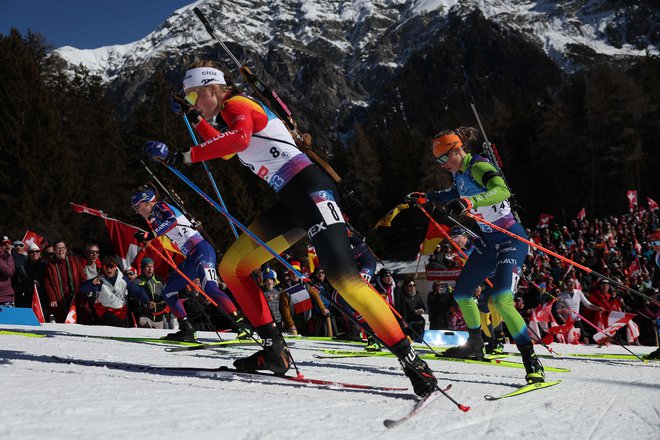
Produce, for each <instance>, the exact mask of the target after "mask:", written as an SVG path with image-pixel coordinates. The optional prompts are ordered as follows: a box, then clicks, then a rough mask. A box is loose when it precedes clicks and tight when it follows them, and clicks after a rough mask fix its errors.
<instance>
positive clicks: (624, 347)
mask: <svg viewBox="0 0 660 440" xmlns="http://www.w3.org/2000/svg"><path fill="white" fill-rule="evenodd" d="M529 281H530V282H532V281H531V280H529ZM532 283H533V284H534V285H535V286H536V283H534V282H532ZM548 295H550V297H552V298H554V299H556V300H557V301H559V302H560V303H561V304H562V305H563V306H564V307H566V308H568V309H569V310H571V308H570V307H569V305H568V304H566V302H564V300H562V299H561V298H559V297H557V296H555V295H553V294H551V293H550V292H548ZM571 312H573V313H575V314H576V315H577V316H578V317H579V318H580V319H582V320H583V321H584V322H586V323H587V324H589V325H590V326H591V327H593V328H595V329H596V330H598V332H599V333H603V334H604V335H605V336H607V337H608V338H609V339H610V341H612V342H614V343H615V344H616V345H618V346H619V347H621V348H623V349H624V350H626V351H627V352H628V353H630V354H632V355H633V356H635V357H636V358H637V359H639V360H640V361H642V362H644V363H645V364H648V363H649V361H647V360H646V359H643V358H641V357H640V356H639V355H637V354H636V353H633V352H632V351H631V350H630V349H629V348H628V347H626V346H625V345H623V344H622V343H620V342H619V341H617V340H616V339H614V338H613V337H612V336H610V335H608V334H607V333H605V330H604V329H601V328H600V327H598V326H597V325H596V324H594V323H592V322H591V321H589V320H588V319H587V318H585V317H584V316H582V315H580V314H579V313H578V312H576V311H574V310H571Z"/></svg>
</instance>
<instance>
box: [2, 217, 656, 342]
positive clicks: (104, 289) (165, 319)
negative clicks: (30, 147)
mask: <svg viewBox="0 0 660 440" xmlns="http://www.w3.org/2000/svg"><path fill="white" fill-rule="evenodd" d="M659 226H660V222H659V217H658V211H657V210H656V211H655V212H652V211H649V210H644V209H637V210H635V211H634V212H632V213H630V214H624V215H619V216H614V215H611V216H609V217H607V218H603V219H594V220H586V219H583V220H581V221H578V220H572V221H570V223H569V224H568V225H565V226H560V225H558V224H556V223H553V224H551V225H549V227H547V228H543V229H536V230H530V229H527V234H528V236H529V238H530V240H531V241H533V242H534V243H536V244H538V245H540V246H543V247H544V248H546V249H549V250H551V251H553V252H556V253H557V254H559V255H561V256H563V257H565V258H567V259H570V260H572V261H574V262H575V263H577V264H580V265H583V266H586V267H588V268H590V269H591V270H592V271H593V272H588V271H584V270H581V269H576V268H575V267H574V266H572V265H570V264H568V263H566V262H564V261H561V260H559V259H557V258H554V257H551V256H549V255H547V254H546V253H544V252H541V251H539V250H537V249H533V248H530V250H529V253H528V255H527V258H526V261H525V264H524V271H523V274H521V277H520V280H519V283H518V286H517V292H516V294H515V295H516V297H515V304H516V307H517V308H518V309H519V310H520V311H521V314H522V315H523V317H524V318H525V319H526V321H528V322H529V321H530V320H531V321H534V320H537V319H538V316H539V311H540V310H542V309H543V307H544V306H548V305H549V308H547V310H549V312H550V313H551V315H552V319H551V320H548V321H551V322H552V323H551V324H547V325H541V326H532V329H533V331H534V332H535V333H536V332H538V333H540V334H538V335H537V336H538V338H539V339H540V338H542V337H544V336H545V338H544V340H545V341H547V337H548V335H550V336H551V337H552V339H554V340H557V341H562V342H566V336H567V332H566V331H564V330H565V329H564V328H563V327H562V326H564V327H566V326H568V325H570V326H571V327H572V328H576V329H578V330H579V331H580V335H579V337H578V338H577V341H576V342H582V343H593V336H594V334H595V333H596V332H597V330H595V329H593V328H592V327H591V326H590V325H585V323H584V322H583V321H584V319H583V318H586V319H588V320H589V321H590V322H592V323H594V324H596V325H597V326H600V327H601V328H603V327H606V326H607V313H608V312H609V311H620V312H626V313H632V314H634V317H633V318H632V321H631V322H632V324H629V325H627V326H626V329H627V330H626V329H623V330H621V331H619V332H618V333H617V334H616V336H615V337H616V338H618V339H619V340H620V342H623V343H629V344H644V345H656V344H657V329H658V327H657V326H658V320H659V319H660V307H658V306H657V304H655V303H654V302H653V301H650V300H649V298H652V299H654V300H658V299H659V298H658V288H659V287H660V268H658V266H657V264H656V259H657V255H658V252H660V242H658V241H657V240H659V239H660V238H659V237H657V235H658V233H656V234H655V235H654V234H653V232H654V231H655V230H656V229H658V227H659ZM451 235H452V236H454V238H455V239H456V241H457V242H458V244H459V246H460V247H464V248H466V249H467V248H469V239H468V238H466V237H465V235H464V234H461V233H460V231H458V232H454V231H452V234H451ZM654 241H655V242H656V244H658V245H657V246H653V243H654ZM0 252H1V254H0V306H3V307H12V306H15V307H32V305H33V294H34V292H35V289H36V294H37V295H38V298H39V300H40V303H41V307H42V309H43V312H44V316H45V317H46V319H47V320H50V321H51V322H60V323H63V322H65V321H68V322H77V323H79V324H87V325H94V324H100V325H115V326H125V327H132V326H135V327H151V328H165V329H169V328H176V320H175V319H173V318H172V315H171V313H170V310H169V308H168V307H167V306H166V305H165V303H164V302H163V300H162V299H161V297H160V293H161V291H162V289H163V284H164V282H165V280H163V279H160V278H159V277H158V276H157V275H156V273H155V267H154V262H153V260H151V259H149V258H144V259H142V260H141V262H140V264H139V266H140V267H139V268H133V267H129V268H127V269H126V270H120V269H121V268H119V267H118V264H117V261H116V259H115V258H114V257H113V256H110V255H106V256H101V252H100V248H99V246H98V245H96V244H94V243H88V244H87V245H86V246H85V247H84V251H83V252H82V255H74V254H73V253H72V252H71V251H70V249H69V247H68V246H67V244H66V243H65V242H63V241H59V242H55V243H52V244H46V245H42V246H37V245H35V244H29V245H28V246H26V245H25V244H24V243H23V242H21V241H13V242H12V241H11V240H10V239H9V238H8V237H6V236H5V237H3V241H2V246H1V247H0ZM463 261H464V258H462V257H461V255H459V253H458V252H457V251H456V250H455V249H454V248H453V247H452V246H450V245H449V244H448V243H446V242H442V243H441V244H440V245H438V248H437V249H436V252H435V253H434V255H432V256H431V258H430V259H429V267H432V268H434V269H437V268H442V269H456V268H460V267H461V266H462V264H463ZM289 262H290V264H291V265H292V266H293V267H294V268H296V269H297V270H299V271H301V272H302V273H303V274H305V275H306V276H307V277H308V280H307V281H303V280H302V279H300V278H298V277H297V276H296V274H295V273H294V272H292V271H290V270H288V269H287V268H285V267H283V266H280V265H279V264H278V265H277V266H274V267H271V266H269V265H266V266H264V267H262V268H261V269H260V270H258V271H255V273H254V277H255V279H256V280H257V281H258V282H259V283H260V285H261V286H262V290H263V293H264V295H265V297H266V300H267V302H268V305H269V307H270V309H271V311H272V313H273V317H274V319H275V321H276V323H277V325H278V326H279V328H280V329H281V330H282V331H283V332H287V333H290V334H301V335H325V336H327V335H333V336H337V337H340V338H345V339H362V338H364V337H366V336H367V335H366V334H364V333H362V332H361V331H360V329H359V327H357V326H356V325H355V323H354V322H353V320H351V319H349V318H347V317H346V316H345V314H343V313H340V312H339V311H338V310H337V309H336V308H335V307H334V303H333V301H332V300H331V298H333V296H332V294H333V288H332V286H331V285H330V284H329V283H328V282H327V281H326V280H325V273H324V270H323V268H321V267H318V266H317V267H315V268H314V270H312V271H310V269H309V268H307V267H305V266H303V265H301V263H300V262H299V261H296V260H295V259H294V258H293V257H289ZM310 272H311V273H310ZM596 272H597V273H598V274H602V275H604V276H605V277H607V278H603V277H599V276H598V275H596ZM394 278H395V274H393V273H392V271H390V270H389V269H387V268H382V269H381V270H380V271H379V272H377V274H376V275H375V276H374V277H373V278H372V279H371V280H370V282H371V284H372V286H373V287H374V289H375V290H376V291H378V292H379V293H380V295H381V296H382V298H383V300H384V301H386V302H387V303H388V304H389V305H390V306H392V308H394V309H395V310H396V311H397V313H398V314H399V315H400V316H401V317H402V318H403V319H404V320H405V321H406V323H407V325H405V326H404V327H405V331H406V332H407V333H408V334H409V335H410V336H411V338H413V339H415V340H420V339H421V338H422V336H423V333H424V328H425V326H426V321H425V318H424V315H426V314H427V312H428V316H429V327H430V328H431V329H450V330H464V329H465V328H466V327H465V322H464V321H463V318H462V316H461V313H460V309H459V307H458V305H457V304H456V302H455V301H454V300H453V298H452V291H451V284H452V283H446V282H435V283H434V284H433V287H432V291H431V292H429V293H428V296H427V298H426V301H424V300H423V299H422V296H421V295H420V293H419V292H417V283H416V281H415V277H414V276H408V277H406V278H404V279H399V280H398V282H395V279H394ZM609 280H611V281H612V282H610V281H609ZM620 285H624V286H628V287H629V288H631V289H634V290H635V291H637V292H641V293H642V294H643V295H637V294H635V293H632V292H630V291H628V290H626V289H624V288H622V287H620ZM220 288H221V289H224V290H225V292H226V293H228V294H229V295H231V292H227V291H226V286H225V285H224V283H222V282H221V283H220ZM485 288H486V287H485V286H484V289H485ZM478 290H481V289H478ZM179 295H180V297H181V298H182V299H183V300H184V307H185V309H186V312H187V313H188V316H189V319H190V321H191V323H192V324H193V326H194V327H195V328H196V329H197V330H216V329H225V328H231V323H230V322H229V320H228V319H227V318H226V317H224V316H222V315H221V313H220V312H219V311H218V309H217V308H216V307H212V306H211V305H210V304H209V301H208V300H207V299H206V298H204V297H203V296H201V295H200V294H199V293H197V291H196V290H194V289H188V288H187V289H185V290H184V291H182V292H179ZM580 306H582V307H580ZM72 310H75V313H74V315H75V316H72ZM633 326H636V327H637V329H636V330H634V328H633ZM552 327H558V328H559V330H560V331H553V330H552ZM631 329H633V331H631ZM532 336H533V337H534V336H535V335H532Z"/></svg>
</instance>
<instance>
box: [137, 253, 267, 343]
mask: <svg viewBox="0 0 660 440" xmlns="http://www.w3.org/2000/svg"><path fill="white" fill-rule="evenodd" d="M146 245H147V247H149V248H151V250H153V251H154V252H155V253H156V255H159V256H160V257H161V258H162V259H163V260H165V262H166V263H167V264H168V265H169V266H170V267H171V268H172V269H174V270H175V271H176V272H177V273H178V274H179V275H181V277H182V278H183V279H184V280H186V281H187V282H188V286H192V287H193V289H195V290H196V291H197V292H199V293H201V294H202V296H204V298H206V299H208V300H209V302H210V303H211V304H213V305H214V306H215V307H216V308H217V309H218V310H220V311H221V312H222V314H223V315H225V317H227V319H229V320H230V321H231V322H233V323H234V324H237V323H236V320H234V318H233V317H232V316H231V315H229V313H227V312H225V311H224V310H223V308H222V307H220V306H219V305H218V303H217V302H215V301H214V300H213V298H211V297H210V296H208V295H207V294H206V292H204V290H203V289H202V288H201V287H199V286H198V285H197V284H195V283H194V282H193V281H192V280H191V279H190V278H188V276H186V274H185V273H183V271H182V270H181V269H179V268H178V266H177V265H176V263H175V262H174V261H173V260H172V259H171V257H170V256H169V255H164V254H162V253H161V252H160V251H159V250H158V249H156V246H154V245H153V244H151V243H150V242H146ZM216 333H217V332H216ZM218 337H220V335H218ZM250 338H252V340H253V341H254V342H256V343H257V344H258V345H260V346H261V347H263V345H261V344H260V343H259V340H257V339H256V338H255V337H254V336H252V334H250ZM220 339H222V338H220Z"/></svg>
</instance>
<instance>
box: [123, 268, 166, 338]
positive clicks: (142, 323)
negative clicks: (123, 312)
mask: <svg viewBox="0 0 660 440" xmlns="http://www.w3.org/2000/svg"><path fill="white" fill-rule="evenodd" d="M140 269H141V274H140V276H139V277H137V278H135V280H134V281H133V282H134V283H135V284H137V285H138V286H140V287H141V288H142V290H144V292H145V293H146V294H147V296H148V297H149V306H148V307H144V306H140V304H139V303H138V302H137V301H134V300H132V299H129V304H130V305H131V306H133V309H134V310H137V324H138V327H145V328H161V329H162V328H164V323H165V322H166V318H167V315H168V312H167V310H168V308H167V304H165V301H163V298H162V297H161V293H162V292H163V282H162V281H161V280H159V279H158V277H157V276H156V272H155V266H154V260H152V259H151V258H148V257H145V258H143V259H142V261H141V262H140Z"/></svg>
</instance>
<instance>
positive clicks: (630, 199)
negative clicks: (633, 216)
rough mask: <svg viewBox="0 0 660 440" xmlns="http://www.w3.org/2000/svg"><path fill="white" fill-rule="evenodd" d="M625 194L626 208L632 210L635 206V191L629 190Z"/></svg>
mask: <svg viewBox="0 0 660 440" xmlns="http://www.w3.org/2000/svg"><path fill="white" fill-rule="evenodd" d="M626 196H627V197H628V210H629V211H630V212H633V211H634V210H635V208H636V207H637V191H635V190H629V191H627V192H626Z"/></svg>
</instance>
